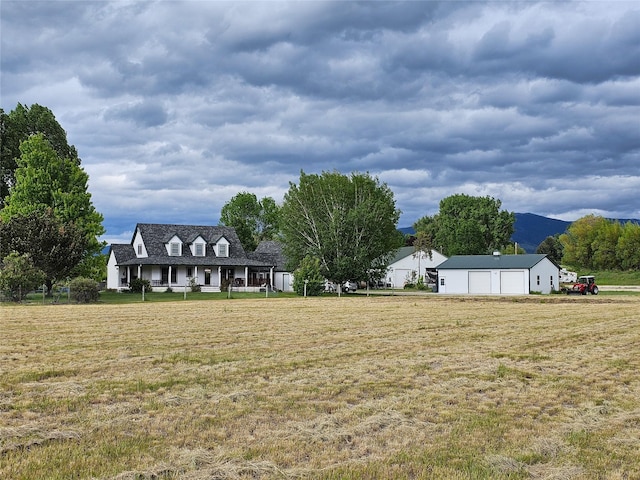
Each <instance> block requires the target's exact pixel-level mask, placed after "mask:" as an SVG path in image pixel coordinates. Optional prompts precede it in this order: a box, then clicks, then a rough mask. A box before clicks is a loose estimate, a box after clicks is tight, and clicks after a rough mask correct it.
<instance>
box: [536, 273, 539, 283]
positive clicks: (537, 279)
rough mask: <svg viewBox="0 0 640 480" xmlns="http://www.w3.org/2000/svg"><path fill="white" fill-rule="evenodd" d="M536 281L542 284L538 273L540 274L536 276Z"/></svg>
mask: <svg viewBox="0 0 640 480" xmlns="http://www.w3.org/2000/svg"><path fill="white" fill-rule="evenodd" d="M536 282H537V284H538V285H540V275H538V276H537V277H536Z"/></svg>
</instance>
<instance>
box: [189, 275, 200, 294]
mask: <svg viewBox="0 0 640 480" xmlns="http://www.w3.org/2000/svg"><path fill="white" fill-rule="evenodd" d="M189 287H190V288H191V291H192V292H201V291H202V287H201V286H200V284H199V283H198V279H197V278H194V277H192V278H191V279H190V280H189Z"/></svg>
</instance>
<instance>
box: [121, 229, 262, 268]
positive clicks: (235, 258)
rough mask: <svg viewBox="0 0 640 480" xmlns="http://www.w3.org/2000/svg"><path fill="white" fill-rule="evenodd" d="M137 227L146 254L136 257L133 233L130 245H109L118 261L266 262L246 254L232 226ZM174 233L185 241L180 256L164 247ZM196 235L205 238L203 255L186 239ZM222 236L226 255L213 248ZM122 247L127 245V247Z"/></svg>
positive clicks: (228, 264)
mask: <svg viewBox="0 0 640 480" xmlns="http://www.w3.org/2000/svg"><path fill="white" fill-rule="evenodd" d="M138 231H139V232H140V235H141V237H142V241H143V242H144V245H145V248H146V251H147V254H148V257H144V258H137V257H136V254H135V250H134V245H133V241H134V239H135V234H134V237H133V239H132V241H131V242H132V243H131V244H130V245H124V246H118V245H112V249H113V248H114V247H115V249H116V250H117V252H116V251H114V253H116V261H117V264H118V265H220V266H255V267H261V266H267V264H265V262H262V261H260V260H256V259H254V258H249V257H248V256H247V254H246V253H245V251H244V249H243V248H242V244H241V243H240V239H239V238H238V235H237V234H236V231H235V229H234V228H232V227H224V226H206V225H174V224H161V223H139V224H138V225H137V226H136V232H138ZM174 236H177V237H178V238H180V239H181V240H182V241H183V242H185V246H184V247H183V248H182V255H180V256H170V255H169V254H168V253H167V249H166V247H165V245H166V243H167V242H168V241H169V240H171V239H172V238H173V237H174ZM199 236H200V237H202V238H203V239H205V241H206V242H207V248H206V249H205V256H202V257H199V256H198V257H196V256H193V255H192V254H191V250H190V249H189V247H188V244H189V242H193V240H195V239H196V238H198V237H199ZM222 237H224V238H225V239H227V241H228V242H229V256H228V257H217V256H216V254H215V251H214V249H213V248H212V246H213V244H214V242H217V241H218V240H219V239H220V238H222ZM125 247H128V250H127V248H125ZM270 265H271V264H269V266H270Z"/></svg>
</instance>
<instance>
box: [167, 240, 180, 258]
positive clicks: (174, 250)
mask: <svg viewBox="0 0 640 480" xmlns="http://www.w3.org/2000/svg"><path fill="white" fill-rule="evenodd" d="M169 255H171V256H172V257H179V256H180V244H179V243H178V242H171V249H170V253H169Z"/></svg>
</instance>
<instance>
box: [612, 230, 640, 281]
mask: <svg viewBox="0 0 640 480" xmlns="http://www.w3.org/2000/svg"><path fill="white" fill-rule="evenodd" d="M617 252H618V260H619V262H620V266H621V267H622V268H623V269H625V270H640V225H638V224H637V223H632V222H627V223H625V224H624V226H623V227H622V233H621V235H620V238H619V239H618V248H617Z"/></svg>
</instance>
